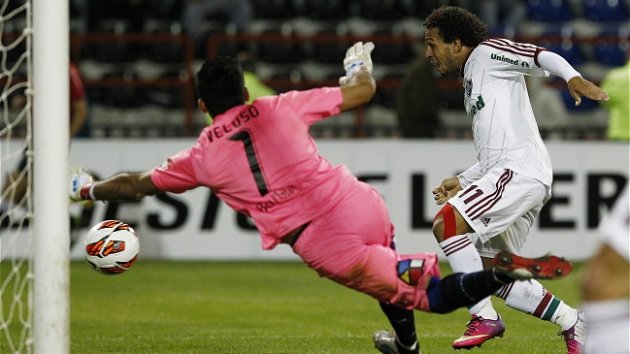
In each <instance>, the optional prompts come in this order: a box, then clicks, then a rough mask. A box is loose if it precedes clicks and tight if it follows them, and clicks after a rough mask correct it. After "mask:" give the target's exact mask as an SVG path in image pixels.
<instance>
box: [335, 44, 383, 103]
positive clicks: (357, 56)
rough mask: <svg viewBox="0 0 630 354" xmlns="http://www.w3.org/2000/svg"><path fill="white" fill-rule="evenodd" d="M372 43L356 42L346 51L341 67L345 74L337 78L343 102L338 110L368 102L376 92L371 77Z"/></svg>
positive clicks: (374, 82) (374, 83)
mask: <svg viewBox="0 0 630 354" xmlns="http://www.w3.org/2000/svg"><path fill="white" fill-rule="evenodd" d="M373 50H374V43H372V42H367V43H363V42H357V43H355V44H353V45H352V46H351V47H350V48H348V50H347V51H346V57H345V58H344V59H343V67H344V69H345V71H346V75H345V76H343V77H341V78H340V79H339V86H340V87H341V95H342V97H343V102H342V103H341V105H340V106H339V110H340V111H346V110H349V109H352V108H355V107H357V106H360V105H362V104H365V103H367V102H369V101H370V100H371V99H372V96H374V93H375V92H376V81H375V80H374V77H372V66H373V65H372V57H371V54H372V51H373Z"/></svg>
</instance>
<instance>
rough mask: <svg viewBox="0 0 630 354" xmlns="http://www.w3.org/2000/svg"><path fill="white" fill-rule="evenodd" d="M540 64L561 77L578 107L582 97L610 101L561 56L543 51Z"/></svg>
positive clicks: (539, 59)
mask: <svg viewBox="0 0 630 354" xmlns="http://www.w3.org/2000/svg"><path fill="white" fill-rule="evenodd" d="M538 63H539V64H540V67H541V68H542V69H544V70H546V71H549V72H550V73H551V74H553V75H555V76H558V77H561V78H562V79H564V81H566V82H567V84H568V86H569V92H570V93H571V97H573V99H574V100H575V105H576V106H579V105H580V103H582V96H584V97H586V98H590V99H591V100H594V101H608V94H607V93H606V91H604V90H602V89H601V88H599V87H598V86H597V85H595V84H594V83H592V82H591V81H589V80H586V79H585V78H583V77H582V75H580V73H579V72H577V70H575V69H574V68H573V67H572V66H571V64H569V63H568V62H567V61H566V60H565V59H564V58H563V57H561V56H560V55H558V54H556V53H553V52H549V51H546V50H545V51H542V52H540V53H539V54H538Z"/></svg>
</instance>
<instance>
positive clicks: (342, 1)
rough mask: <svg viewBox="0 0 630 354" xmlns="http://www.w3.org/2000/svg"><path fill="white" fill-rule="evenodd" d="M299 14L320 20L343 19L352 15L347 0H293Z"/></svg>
mask: <svg viewBox="0 0 630 354" xmlns="http://www.w3.org/2000/svg"><path fill="white" fill-rule="evenodd" d="M293 1H294V6H295V8H296V11H297V13H298V15H300V16H304V17H308V18H312V19H314V20H319V21H329V20H343V19H346V18H348V17H349V15H350V6H349V5H350V2H349V1H346V0H293Z"/></svg>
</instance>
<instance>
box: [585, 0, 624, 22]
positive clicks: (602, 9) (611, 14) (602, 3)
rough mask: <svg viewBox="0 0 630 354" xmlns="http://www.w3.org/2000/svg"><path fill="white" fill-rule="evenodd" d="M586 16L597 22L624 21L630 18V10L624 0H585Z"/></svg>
mask: <svg viewBox="0 0 630 354" xmlns="http://www.w3.org/2000/svg"><path fill="white" fill-rule="evenodd" d="M582 12H583V13H584V17H585V18H587V19H589V20H592V21H597V22H624V21H628V20H629V19H630V12H629V11H628V6H627V5H626V3H625V2H624V0H584V1H582Z"/></svg>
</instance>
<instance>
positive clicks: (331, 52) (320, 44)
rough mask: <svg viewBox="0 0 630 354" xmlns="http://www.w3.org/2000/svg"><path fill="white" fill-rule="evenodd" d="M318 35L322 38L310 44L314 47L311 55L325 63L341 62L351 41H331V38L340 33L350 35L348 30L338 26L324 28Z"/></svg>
mask: <svg viewBox="0 0 630 354" xmlns="http://www.w3.org/2000/svg"><path fill="white" fill-rule="evenodd" d="M316 35H317V36H318V37H320V39H319V40H316V41H313V42H312V43H310V44H309V46H310V47H311V48H312V49H310V51H311V52H310V54H309V57H310V58H312V59H315V60H317V61H318V62H320V63H324V64H337V63H341V61H342V60H343V58H344V57H345V55H346V50H347V49H348V46H349V44H350V43H346V42H344V41H341V40H334V41H331V40H329V39H330V38H332V37H335V36H339V35H348V32H347V31H346V30H340V29H338V28H324V29H322V30H320V31H319V32H317V34H316Z"/></svg>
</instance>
